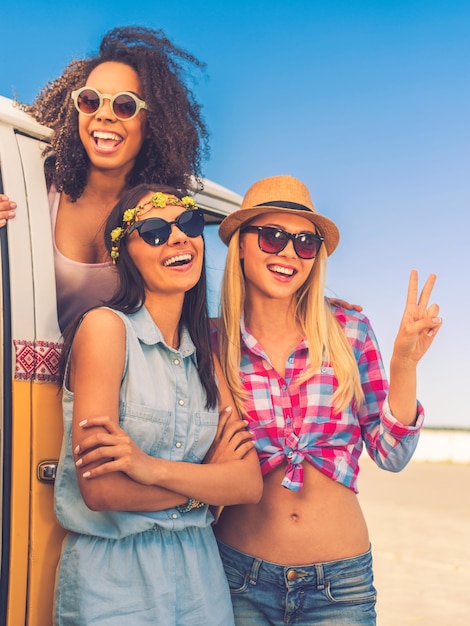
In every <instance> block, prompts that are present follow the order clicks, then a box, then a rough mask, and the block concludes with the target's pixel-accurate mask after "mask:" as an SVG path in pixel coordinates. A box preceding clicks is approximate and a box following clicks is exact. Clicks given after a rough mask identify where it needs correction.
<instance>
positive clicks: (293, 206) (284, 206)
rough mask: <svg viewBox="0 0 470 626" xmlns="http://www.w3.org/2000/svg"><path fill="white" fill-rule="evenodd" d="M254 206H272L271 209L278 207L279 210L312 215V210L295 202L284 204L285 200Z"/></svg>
mask: <svg viewBox="0 0 470 626" xmlns="http://www.w3.org/2000/svg"><path fill="white" fill-rule="evenodd" d="M255 206H272V207H273V209H275V208H276V207H279V208H281V209H294V210H295V211H309V212H310V213H313V211H312V209H309V208H308V206H305V204H298V203H297V202H286V201H285V200H270V201H269V202H262V203H261V204H255Z"/></svg>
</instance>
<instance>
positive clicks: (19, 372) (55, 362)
mask: <svg viewBox="0 0 470 626" xmlns="http://www.w3.org/2000/svg"><path fill="white" fill-rule="evenodd" d="M13 344H14V346H15V350H16V366H15V380H30V381H33V382H39V383H55V382H57V381H58V377H59V357H60V351H61V348H62V343H56V342H53V341H39V340H36V341H25V340H24V339H14V340H13Z"/></svg>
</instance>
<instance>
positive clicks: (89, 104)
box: [72, 87, 148, 121]
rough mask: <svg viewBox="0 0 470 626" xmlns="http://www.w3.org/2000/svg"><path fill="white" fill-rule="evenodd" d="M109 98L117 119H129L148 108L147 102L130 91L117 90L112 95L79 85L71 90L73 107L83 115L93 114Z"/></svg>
mask: <svg viewBox="0 0 470 626" xmlns="http://www.w3.org/2000/svg"><path fill="white" fill-rule="evenodd" d="M105 98H106V99H107V100H109V103H110V106H111V110H112V112H113V113H114V115H115V117H117V119H118V120H121V121H126V120H131V119H132V118H133V117H135V116H136V115H137V113H139V111H140V110H141V109H148V106H147V103H146V102H144V101H143V100H141V99H140V98H139V97H138V96H136V95H135V93H132V91H119V92H118V93H115V94H114V96H113V95H111V94H110V93H101V92H100V91H98V89H95V88H94V87H80V89H75V91H72V100H73V103H74V105H75V108H76V109H77V111H78V112H79V113H82V114H83V115H95V114H96V113H97V112H98V111H99V110H100V109H101V107H102V106H103V103H104V99H105Z"/></svg>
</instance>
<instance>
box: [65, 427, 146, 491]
mask: <svg viewBox="0 0 470 626" xmlns="http://www.w3.org/2000/svg"><path fill="white" fill-rule="evenodd" d="M79 425H80V427H81V428H83V429H87V428H92V427H96V426H102V427H103V428H104V429H105V431H106V432H103V431H99V432H95V433H93V434H91V435H89V436H87V437H85V438H84V439H82V440H81V441H80V444H79V445H78V446H76V448H75V450H74V455H75V458H76V459H77V460H76V462H75V465H76V467H77V471H82V470H83V473H82V476H83V478H87V479H90V478H96V477H97V476H103V475H104V474H109V473H111V472H123V473H124V474H127V476H129V478H132V479H133V480H135V481H136V482H139V483H141V484H143V485H151V484H153V483H152V481H151V476H152V472H151V471H150V465H151V464H152V463H153V462H154V461H155V459H153V458H152V457H149V456H148V455H147V454H145V452H143V451H142V450H141V449H140V448H139V446H138V445H137V444H136V443H135V442H134V441H133V440H132V439H131V437H129V435H128V434H127V433H126V432H125V431H124V430H123V429H122V428H121V427H120V426H119V425H118V424H116V422H115V421H114V420H112V419H111V418H110V417H109V416H107V415H103V416H96V417H91V418H88V419H87V420H83V421H82V422H80V424H79ZM97 463H98V465H96V464H97Z"/></svg>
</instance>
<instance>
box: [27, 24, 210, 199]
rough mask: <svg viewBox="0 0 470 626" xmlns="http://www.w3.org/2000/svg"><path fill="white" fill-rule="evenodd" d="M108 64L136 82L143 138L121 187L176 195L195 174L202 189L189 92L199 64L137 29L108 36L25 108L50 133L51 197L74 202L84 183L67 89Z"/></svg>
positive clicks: (202, 153) (84, 159)
mask: <svg viewBox="0 0 470 626" xmlns="http://www.w3.org/2000/svg"><path fill="white" fill-rule="evenodd" d="M108 61H114V62H118V63H125V64H126V65H129V66H130V67H132V68H133V69H134V70H135V71H136V72H137V74H138V76H139V79H140V82H141V84H142V92H143V93H142V94H139V95H140V96H142V98H143V100H145V102H146V103H147V105H148V110H147V112H146V117H147V127H148V131H149V132H148V136H147V138H146V139H145V140H144V143H143V145H142V148H141V150H140V152H139V154H138V155H137V158H136V161H135V165H134V168H133V169H132V171H131V172H130V174H129V177H128V180H127V187H128V188H130V187H132V186H134V185H138V184H139V183H145V182H149V183H150V182H156V183H160V184H163V183H165V184H169V185H172V186H174V187H178V188H180V189H188V188H189V187H190V186H191V176H192V175H194V176H195V177H196V178H197V180H198V183H199V186H200V187H202V181H201V179H200V176H201V161H202V159H203V158H205V157H207V155H208V132H207V129H206V126H205V123H204V120H203V118H202V115H201V106H200V105H199V104H198V103H197V102H196V100H195V98H194V95H193V93H192V91H191V89H190V88H189V86H188V83H190V81H193V80H194V78H195V77H194V70H203V69H204V68H205V65H204V64H203V63H201V62H199V61H198V60H197V59H196V58H195V57H194V56H193V55H191V54H190V53H188V52H186V51H185V50H183V49H181V48H178V47H176V46H175V45H174V44H173V43H172V42H171V41H170V40H169V39H168V38H167V37H166V36H165V34H164V33H163V31H161V30H152V29H150V28H144V27H142V26H130V27H125V28H114V29H112V30H110V31H108V32H107V33H106V34H105V35H104V37H103V39H102V41H101V44H100V47H99V51H98V53H97V54H96V55H94V56H93V57H90V58H87V59H81V60H77V61H72V63H70V64H69V65H68V66H67V67H66V68H65V70H64V72H63V73H62V75H61V76H59V78H57V79H56V80H54V81H52V82H50V83H48V84H47V85H45V87H43V89H42V90H41V91H40V92H39V94H38V95H37V97H36V99H35V101H34V102H33V104H32V105H30V106H27V105H26V106H25V109H26V110H27V111H28V112H29V113H30V114H31V115H32V116H33V117H34V118H35V119H36V120H37V121H38V122H40V123H41V124H44V125H45V126H48V127H49V128H52V129H53V131H54V132H53V135H52V137H51V143H50V145H49V146H48V147H47V148H46V150H45V154H48V153H53V155H54V156H53V157H50V158H49V159H47V161H46V177H47V179H48V182H49V183H50V182H53V183H54V184H55V186H56V187H57V189H58V191H64V192H65V193H66V194H67V195H68V196H70V198H71V199H72V201H75V200H77V198H79V197H80V196H81V195H82V193H83V190H84V189H85V186H86V184H87V180H88V167H89V159H88V156H87V154H86V152H85V149H84V147H83V145H82V142H81V140H80V137H79V134H78V112H77V111H76V109H75V107H74V104H73V102H72V98H71V93H72V91H73V90H74V89H78V88H80V87H84V86H85V85H86V81H87V79H88V76H89V75H90V73H91V71H92V70H93V69H94V68H95V67H97V66H98V65H101V64H102V63H106V62H108Z"/></svg>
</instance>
